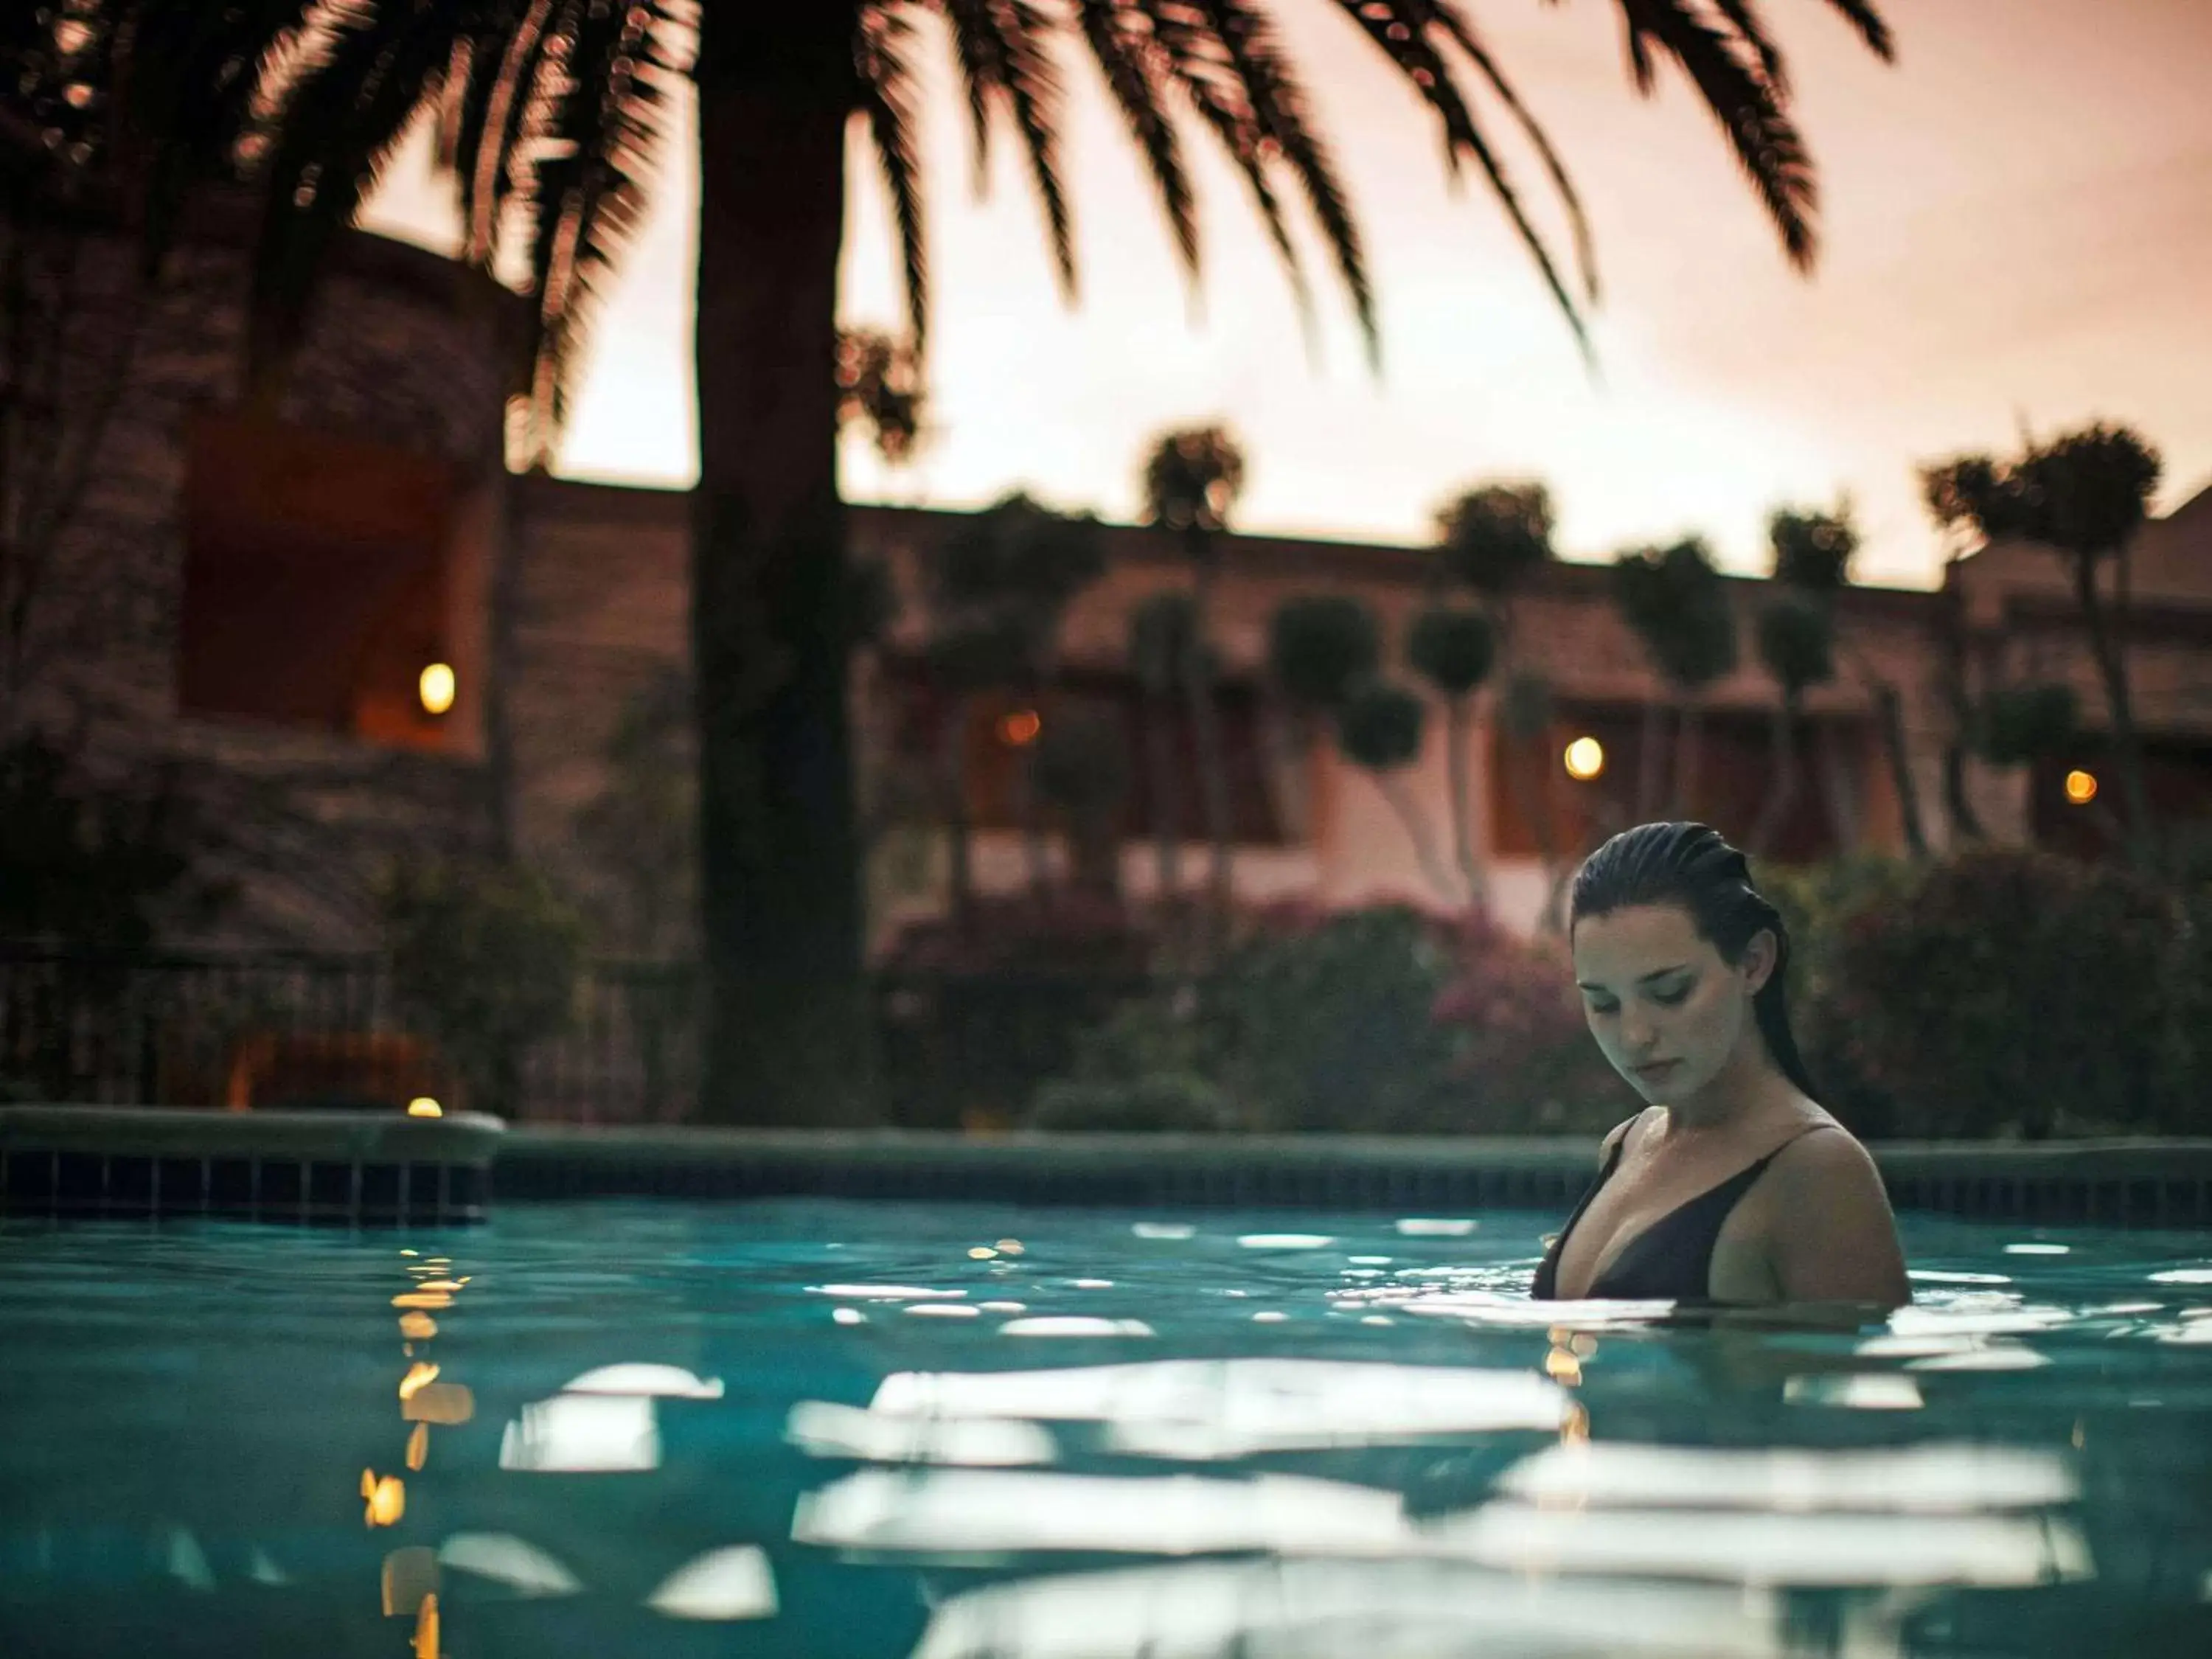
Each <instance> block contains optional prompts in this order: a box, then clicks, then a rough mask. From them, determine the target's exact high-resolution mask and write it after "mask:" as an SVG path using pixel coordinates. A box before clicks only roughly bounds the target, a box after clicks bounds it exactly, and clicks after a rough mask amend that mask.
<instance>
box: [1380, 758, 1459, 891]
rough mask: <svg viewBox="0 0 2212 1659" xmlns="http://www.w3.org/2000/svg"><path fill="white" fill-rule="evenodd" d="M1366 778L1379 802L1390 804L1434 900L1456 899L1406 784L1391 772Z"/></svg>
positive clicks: (1450, 880) (1446, 868) (1401, 778)
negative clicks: (1433, 892) (1370, 779)
mask: <svg viewBox="0 0 2212 1659" xmlns="http://www.w3.org/2000/svg"><path fill="white" fill-rule="evenodd" d="M1371 775H1372V776H1373V778H1374V780H1375V787H1376V788H1377V789H1380V790H1381V791H1382V792H1383V799H1384V800H1386V801H1388V802H1389V803H1390V810H1391V811H1394V812H1395V813H1396V814H1397V815H1398V822H1399V823H1401V824H1403V825H1405V827H1406V838H1407V840H1408V841H1410V842H1413V856H1414V857H1415V858H1416V859H1418V860H1419V861H1420V866H1421V874H1422V875H1423V876H1425V878H1427V879H1428V884H1429V885H1430V886H1431V887H1433V888H1434V889H1436V891H1437V896H1438V897H1440V898H1441V899H1443V902H1445V903H1447V904H1450V903H1452V902H1455V900H1456V899H1457V898H1458V893H1457V891H1456V890H1455V888H1454V885H1453V883H1452V878H1451V871H1450V869H1449V867H1448V866H1446V865H1445V863H1444V861H1443V859H1442V858H1441V857H1439V856H1438V855H1437V845H1436V838H1435V837H1434V836H1431V834H1430V833H1429V821H1428V819H1427V818H1425V817H1423V816H1422V815H1421V809H1420V806H1419V803H1418V802H1416V801H1415V800H1414V799H1413V794H1412V793H1411V792H1410V791H1409V790H1408V789H1407V787H1406V780H1405V779H1404V778H1403V777H1401V776H1400V775H1398V774H1397V773H1395V772H1375V773H1372V774H1371Z"/></svg>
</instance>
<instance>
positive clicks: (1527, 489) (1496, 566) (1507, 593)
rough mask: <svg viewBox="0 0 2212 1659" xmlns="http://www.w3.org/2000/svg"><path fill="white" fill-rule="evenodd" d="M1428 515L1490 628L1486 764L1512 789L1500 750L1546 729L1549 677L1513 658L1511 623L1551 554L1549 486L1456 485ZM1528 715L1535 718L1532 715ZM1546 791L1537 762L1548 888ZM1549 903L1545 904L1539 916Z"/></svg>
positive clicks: (1552, 833) (1538, 830) (1550, 835)
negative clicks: (1494, 755) (1494, 757)
mask: <svg viewBox="0 0 2212 1659" xmlns="http://www.w3.org/2000/svg"><path fill="white" fill-rule="evenodd" d="M1436 520H1437V541H1436V547H1437V555H1438V556H1439V557H1440V558H1441V560H1442V561H1443V568H1444V572H1445V574H1446V575H1447V576H1448V577H1449V579H1450V580H1453V581H1455V582H1458V583H1460V584H1461V585H1462V586H1466V587H1468V588H1471V589H1473V590H1474V592H1475V593H1476V594H1477V595H1478V596H1479V597H1480V599H1481V600H1482V604H1483V608H1484V609H1485V610H1486V611H1488V612H1489V613H1490V617H1491V618H1492V622H1493V623H1495V624H1496V628H1497V634H1498V641H1497V643H1498V653H1497V654H1498V659H1499V666H1500V668H1501V669H1502V670H1503V680H1504V684H1503V687H1502V688H1501V690H1500V691H1499V693H1498V696H1497V698H1496V700H1495V703H1494V708H1495V719H1494V722H1493V730H1494V731H1495V732H1496V733H1497V738H1498V750H1499V751H1500V753H1499V757H1498V758H1499V761H1500V763H1499V764H1498V765H1496V766H1495V767H1494V768H1493V770H1494V772H1495V774H1496V781H1495V787H1497V788H1498V791H1499V792H1500V793H1501V794H1503V793H1504V792H1505V791H1507V790H1510V788H1512V787H1513V784H1512V779H1513V775H1514V768H1513V767H1512V766H1511V765H1510V764H1506V763H1504V753H1503V751H1504V750H1505V749H1506V748H1507V747H1508V745H1511V746H1515V747H1525V746H1526V745H1528V744H1531V743H1534V744H1536V745H1537V747H1538V749H1539V750H1540V751H1541V748H1542V746H1543V744H1544V741H1545V739H1547V738H1548V737H1549V735H1550V732H1551V688H1550V684H1549V682H1548V681H1547V680H1546V678H1544V674H1543V671H1542V670H1541V668H1539V667H1538V666H1537V665H1534V664H1533V663H1522V662H1519V661H1517V660H1516V657H1515V653H1514V648H1513V647H1514V627H1513V624H1514V620H1515V617H1514V612H1515V608H1516V606H1515V602H1516V599H1518V598H1519V596H1520V593H1521V591H1522V589H1523V588H1524V587H1526V586H1528V583H1529V582H1530V581H1532V580H1534V578H1535V576H1536V574H1537V573H1538V572H1539V571H1541V569H1542V568H1544V567H1545V566H1546V565H1547V564H1551V563H1553V562H1556V560H1557V559H1558V557H1559V554H1558V552H1557V551H1556V550H1554V548H1553V545H1552V525H1553V515H1552V492H1551V491H1550V490H1549V489H1547V488H1545V486H1544V485H1543V484H1541V483H1537V482H1535V481H1534V480H1526V481H1521V482H1508V483H1490V484H1483V485H1480V486H1478V487H1476V488H1474V489H1466V490H1462V491H1461V492H1460V494H1459V495H1455V496H1454V497H1453V498H1452V499H1451V500H1450V501H1448V502H1446V503H1445V504H1444V506H1443V507H1441V508H1440V509H1438V511H1437V515H1436ZM1532 715H1534V716H1536V717H1537V718H1535V719H1534V720H1533V721H1532V720H1531V719H1530V718H1529V717H1530V716H1532ZM1551 790H1552V776H1551V773H1550V771H1549V770H1548V769H1540V770H1539V771H1538V772H1537V773H1536V788H1535V795H1534V799H1532V800H1531V801H1529V802H1528V821H1529V826H1530V828H1531V829H1532V830H1533V831H1534V836H1535V840H1536V856H1537V859H1538V860H1539V861H1540V862H1541V864H1542V865H1543V866H1544V870H1545V872H1546V875H1547V878H1549V885H1550V887H1551V888H1556V887H1557V886H1558V884H1559V877H1558V873H1557V872H1558V866H1559V827H1558V824H1557V823H1556V822H1555V821H1554V819H1553V811H1552V794H1551ZM1554 908H1556V907H1547V910H1546V913H1545V915H1546V919H1547V921H1548V920H1549V918H1550V917H1551V915H1552V914H1553V909H1554Z"/></svg>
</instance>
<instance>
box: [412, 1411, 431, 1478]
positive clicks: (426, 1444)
mask: <svg viewBox="0 0 2212 1659" xmlns="http://www.w3.org/2000/svg"><path fill="white" fill-rule="evenodd" d="M429 1461H430V1425H428V1423H417V1424H416V1425H415V1426H414V1428H413V1429H412V1430H411V1431H410V1432H409V1434H408V1436H407V1468H408V1469H409V1470H410V1472H419V1471H420V1470H421V1469H422V1465H423V1464H425V1463H427V1462H429Z"/></svg>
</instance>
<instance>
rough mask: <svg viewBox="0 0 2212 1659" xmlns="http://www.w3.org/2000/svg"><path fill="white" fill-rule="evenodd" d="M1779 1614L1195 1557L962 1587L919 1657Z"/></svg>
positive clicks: (1767, 1601) (936, 1617) (1765, 1607)
mask: <svg viewBox="0 0 2212 1659" xmlns="http://www.w3.org/2000/svg"><path fill="white" fill-rule="evenodd" d="M1780 1613H1781V1607H1780V1599H1779V1597H1778V1596H1777V1595H1775V1594H1774V1593H1773V1592H1771V1591H1770V1590H1765V1589H1738V1588H1735V1587H1733V1586H1725V1587H1724V1586H1719V1585H1706V1584H1674V1583H1638V1584H1608V1583H1602V1582H1595V1583H1552V1582H1547V1581H1545V1580H1542V1579H1526V1578H1516V1577H1509V1576H1507V1575H1506V1574H1504V1573H1498V1572H1492V1571H1485V1570H1483V1569H1481V1568H1477V1567H1468V1566H1462V1565H1457V1564H1455V1563H1449V1562H1438V1561H1388V1562H1341V1561H1279V1562H1278V1561H1237V1562H1214V1561H1204V1562H1189V1563H1177V1564H1174V1565H1161V1566H1146V1567H1133V1568H1124V1569H1121V1570H1118V1571H1108V1572H1085V1573H1073V1574H1066V1575H1063V1576H1055V1577H1040V1578H1026V1579H1023V1580H1020V1581H1018V1582H1017V1583H1006V1584H993V1585H989V1586H987V1587H986V1588H984V1589H975V1590H969V1591H968V1592H967V1593H965V1594H964V1595H957V1596H955V1597H953V1598H951V1600H949V1601H946V1602H945V1603H944V1604H943V1605H942V1606H941V1607H938V1608H937V1609H936V1611H935V1612H934V1613H933V1614H932V1615H931V1617H930V1621H929V1628H928V1629H927V1632H925V1633H924V1634H923V1637H922V1639H921V1645H920V1646H919V1647H918V1648H916V1649H915V1656H914V1659H1004V1656H1010V1655H1014V1654H1019V1655H1021V1656H1022V1659H1122V1656H1126V1655H1128V1654H1134V1653H1151V1654H1158V1655H1161V1656H1168V1655H1178V1656H1180V1655H1201V1654H1206V1655H1211V1654H1225V1653H1237V1652H1243V1651H1248V1650H1249V1651H1251V1652H1254V1653H1267V1654H1273V1655H1279V1656H1286V1659H1287V1656H1300V1659H1307V1656H1310V1659H1322V1656H1333V1655H1339V1654H1344V1653H1350V1652H1354V1651H1357V1652H1361V1653H1381V1654H1388V1655H1393V1656H1396V1655H1417V1654H1418V1655H1445V1654H1455V1655H1464V1656H1474V1655H1478V1654H1508V1653H1510V1654H1512V1655H1515V1656H1521V1659H1538V1656H1543V1659H1551V1656H1559V1659H1566V1656H1570V1655H1574V1656H1589V1655H1596V1654H1605V1655H1614V1654H1622V1655H1626V1654H1647V1653H1655V1654H1656V1653H1665V1654H1671V1655H1677V1656H1691V1655H1695V1656H1698V1659H1769V1656H1771V1655H1774V1654H1776V1653H1777V1652H1778V1651H1779V1650H1780V1648H1779V1644H1778V1642H1777V1639H1776V1634H1775V1632H1776V1631H1777V1629H1778V1626H1779V1624H1780ZM1876 1651H1881V1652H1888V1653H1894V1652H1895V1651H1896V1648H1895V1646H1894V1644H1891V1645H1889V1646H1887V1647H1886V1648H1881V1649H1875V1648H1874V1647H1872V1646H1869V1645H1868V1644H1864V1643H1859V1644H1854V1645H1853V1646H1852V1647H1851V1648H1850V1652H1851V1653H1853V1654H1854V1655H1859V1656H1871V1655H1872V1654H1873V1653H1875V1652H1876Z"/></svg>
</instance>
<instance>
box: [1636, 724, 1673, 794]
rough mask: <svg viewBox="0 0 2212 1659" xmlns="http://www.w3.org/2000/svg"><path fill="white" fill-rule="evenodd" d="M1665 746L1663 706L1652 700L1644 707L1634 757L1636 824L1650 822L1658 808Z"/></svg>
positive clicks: (1665, 734) (1665, 730) (1665, 725)
mask: <svg viewBox="0 0 2212 1659" xmlns="http://www.w3.org/2000/svg"><path fill="white" fill-rule="evenodd" d="M1666 747H1667V705H1666V704H1665V703H1663V702H1660V701H1659V700H1658V699H1657V698H1656V697H1654V698H1651V699H1650V700H1648V701H1647V702H1645V703H1644V732H1643V737H1642V740H1641V742H1640V744H1639V752H1638V755H1637V757H1636V821H1637V822H1638V823H1647V822H1649V821H1650V817H1651V815H1652V813H1653V812H1654V811H1656V810H1657V808H1658V805H1659V780H1660V777H1661V776H1662V771H1661V767H1662V764H1663V763H1662V759H1661V757H1662V755H1663V754H1664V753H1665V752H1666Z"/></svg>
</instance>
